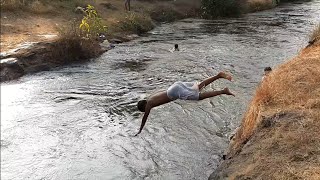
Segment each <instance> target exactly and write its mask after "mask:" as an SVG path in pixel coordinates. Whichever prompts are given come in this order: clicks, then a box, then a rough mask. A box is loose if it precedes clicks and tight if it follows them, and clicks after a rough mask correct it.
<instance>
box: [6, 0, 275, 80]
mask: <svg viewBox="0 0 320 180" xmlns="http://www.w3.org/2000/svg"><path fill="white" fill-rule="evenodd" d="M272 3H273V1H272V0H239V1H236V0H226V1H222V0H176V1H173V2H171V1H153V0H152V1H151V0H147V1H135V2H132V4H131V6H132V7H131V11H125V9H124V4H123V2H120V1H117V0H110V1H108V2H105V1H103V0H95V1H93V0H70V1H48V0H26V1H18V0H2V1H1V29H2V31H1V57H0V58H1V59H2V60H1V69H0V71H1V82H3V81H7V80H13V79H17V78H19V77H21V76H23V75H24V74H28V73H32V72H37V71H41V70H48V69H50V68H52V67H57V66H61V65H66V64H69V63H75V62H83V61H86V60H88V59H90V58H95V57H97V56H99V55H101V54H102V53H103V52H105V50H106V49H108V48H106V49H105V48H103V46H100V42H99V40H101V39H99V38H98V36H97V35H98V34H103V35H104V36H105V38H106V39H108V40H111V41H112V42H114V43H119V42H123V41H128V40H131V39H132V37H137V36H139V35H140V34H143V33H145V32H147V31H150V30H151V29H153V28H154V27H155V26H156V24H158V23H161V22H171V21H175V20H178V19H183V18H188V17H198V18H217V17H224V16H238V15H240V14H241V13H247V12H252V11H257V10H263V9H267V8H271V7H274V3H273V4H272ZM88 4H92V5H93V6H94V8H95V10H96V12H97V13H98V14H99V15H97V17H96V20H97V19H98V21H99V23H95V20H93V24H91V25H90V27H89V29H87V30H88V32H89V31H90V33H91V36H90V38H89V37H88V36H86V35H84V36H83V33H82V34H81V33H78V31H77V30H75V29H77V26H79V24H81V23H83V21H82V20H83V19H84V17H85V16H88V12H87V11H86V10H87V8H86V7H88V6H87V5H88ZM208 10H210V11H208ZM81 21H82V22H81ZM96 25H98V26H100V27H105V29H104V30H102V29H101V28H100V29H99V30H98V31H97V26H96ZM83 27H86V26H82V28H83ZM70 29H71V30H70ZM92 31H94V32H95V36H96V37H93V36H94V35H93V34H92ZM47 34H53V35H54V38H52V39H46V38H44V37H46V35H47ZM132 34H133V35H132ZM24 42H40V43H38V44H37V43H35V44H32V46H29V47H28V48H22V49H18V50H14V51H11V52H10V51H9V50H12V49H15V48H16V47H17V46H18V45H19V44H20V43H24ZM107 44H108V46H109V45H110V44H109V43H107ZM8 51H9V52H8ZM7 58H11V59H7Z"/></svg>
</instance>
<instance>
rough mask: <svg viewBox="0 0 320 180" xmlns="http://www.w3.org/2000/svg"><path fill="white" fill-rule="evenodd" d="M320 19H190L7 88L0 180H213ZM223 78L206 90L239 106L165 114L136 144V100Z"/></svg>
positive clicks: (275, 12) (282, 12)
mask: <svg viewBox="0 0 320 180" xmlns="http://www.w3.org/2000/svg"><path fill="white" fill-rule="evenodd" d="M319 18H320V1H319V0H318V1H311V2H303V3H300V2H297V3H289V4H283V5H281V6H279V7H277V8H275V9H272V10H266V11H262V12H257V13H252V14H248V15H245V16H243V17H240V18H231V19H220V20H213V21H209V20H200V19H185V20H181V21H178V22H174V23H168V24H162V25H161V26H158V27H157V28H155V29H154V30H152V31H150V32H149V33H147V34H145V35H144V36H143V37H140V38H138V39H136V40H133V41H131V42H127V43H123V44H118V45H116V47H115V48H114V49H112V50H110V51H108V52H106V53H104V54H103V55H102V56H101V57H99V58H97V59H93V60H91V61H90V62H88V63H86V64H80V65H79V64H77V65H71V66H67V67H63V68H57V69H54V70H51V71H45V72H40V73H37V74H33V75H27V76H24V77H22V78H20V79H19V80H17V81H11V82H8V83H2V84H1V179H3V180H8V179H43V180H46V179H61V180H65V179H76V180H80V179H107V180H109V179H110V180H111V179H121V180H131V179H136V180H138V179H164V180H170V179H172V180H178V179H183V180H185V179H199V180H201V179H207V178H208V176H209V175H210V173H212V172H213V170H214V169H215V168H216V167H217V165H218V163H219V161H220V160H221V155H222V154H223V151H224V150H225V149H226V148H227V146H228V142H229V140H228V137H229V136H230V134H231V133H232V131H233V130H234V129H235V128H236V127H237V126H239V124H240V121H241V117H242V115H243V113H244V112H245V110H246V107H247V103H248V101H249V100H250V98H251V96H252V94H253V92H254V89H255V87H256V86H257V84H258V83H259V82H260V80H261V77H262V74H263V69H264V67H266V66H271V67H273V68H274V67H276V66H277V65H279V64H281V63H283V62H284V61H286V60H288V59H290V58H292V57H294V56H295V55H296V54H297V53H298V52H299V51H300V50H301V49H302V48H303V47H305V46H306V45H307V42H308V38H309V34H310V33H311V32H312V30H313V29H314V27H315V25H316V24H317V23H319V22H320V19H319ZM175 43H177V44H179V46H180V51H178V52H172V51H171V50H172V49H173V46H174V44H175ZM220 71H226V72H229V73H231V74H232V75H233V78H234V79H233V82H228V81H226V80H217V81H216V82H214V83H213V84H212V85H210V86H209V87H207V88H206V90H212V89H215V90H219V89H222V88H224V87H229V88H230V90H231V91H232V92H234V93H235V94H236V97H230V96H219V97H215V98H211V99H206V100H203V101H198V102H193V101H175V102H172V103H169V104H166V105H163V106H160V107H158V108H155V109H153V110H152V111H151V114H150V116H149V120H148V121H147V123H146V126H145V129H144V130H143V132H142V133H141V134H140V135H139V136H137V137H133V135H134V134H135V133H136V132H137V131H138V128H139V126H140V122H141V118H142V115H143V114H142V113H140V112H138V111H137V109H136V103H137V101H138V100H140V99H142V98H145V97H147V96H148V95H150V94H152V93H154V92H157V91H159V90H165V89H166V88H167V87H168V86H170V85H171V84H172V83H174V82H175V81H200V80H202V79H204V78H206V77H209V76H213V75H215V74H217V73H218V72H220Z"/></svg>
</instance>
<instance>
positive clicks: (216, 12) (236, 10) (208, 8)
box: [201, 0, 242, 19]
mask: <svg viewBox="0 0 320 180" xmlns="http://www.w3.org/2000/svg"><path fill="white" fill-rule="evenodd" d="M201 3H202V16H203V17H204V18H209V19H211V18H216V17H229V16H238V15H239V14H240V13H241V9H242V8H241V7H240V4H239V3H238V2H237V0H202V1H201Z"/></svg>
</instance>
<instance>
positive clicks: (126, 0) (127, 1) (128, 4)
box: [124, 0, 130, 11]
mask: <svg viewBox="0 0 320 180" xmlns="http://www.w3.org/2000/svg"><path fill="white" fill-rule="evenodd" d="M124 7H125V9H126V11H130V0H125V1H124Z"/></svg>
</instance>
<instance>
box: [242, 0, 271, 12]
mask: <svg viewBox="0 0 320 180" xmlns="http://www.w3.org/2000/svg"><path fill="white" fill-rule="evenodd" d="M274 1H275V0H248V1H247V3H246V4H247V5H246V11H247V12H256V11H262V10H266V9H271V8H273V7H274V6H276V4H275V3H274Z"/></svg>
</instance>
